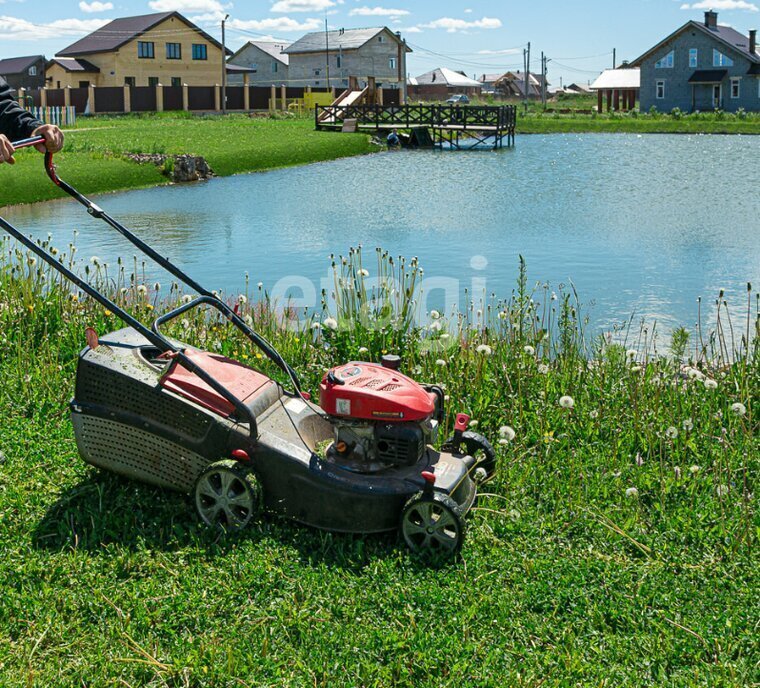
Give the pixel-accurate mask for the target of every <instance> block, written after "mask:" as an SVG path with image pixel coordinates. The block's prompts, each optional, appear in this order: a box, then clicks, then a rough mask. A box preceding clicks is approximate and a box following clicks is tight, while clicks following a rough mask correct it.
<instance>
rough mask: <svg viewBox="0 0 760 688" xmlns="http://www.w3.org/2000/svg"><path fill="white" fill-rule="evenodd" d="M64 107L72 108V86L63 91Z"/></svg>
mask: <svg viewBox="0 0 760 688" xmlns="http://www.w3.org/2000/svg"><path fill="white" fill-rule="evenodd" d="M63 105H64V107H70V106H71V86H65V87H64V89H63Z"/></svg>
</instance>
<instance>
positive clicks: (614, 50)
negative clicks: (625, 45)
mask: <svg viewBox="0 0 760 688" xmlns="http://www.w3.org/2000/svg"><path fill="white" fill-rule="evenodd" d="M612 68H613V69H617V48H613V49H612Z"/></svg>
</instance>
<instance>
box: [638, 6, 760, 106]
mask: <svg viewBox="0 0 760 688" xmlns="http://www.w3.org/2000/svg"><path fill="white" fill-rule="evenodd" d="M631 65H632V66H634V67H639V68H640V69H641V109H642V110H643V111H647V110H649V109H651V108H656V109H657V110H660V111H664V112H668V111H670V110H672V109H674V108H679V109H681V110H683V111H685V112H693V111H695V110H714V109H721V110H727V111H730V112H735V111H736V110H738V109H739V108H743V109H744V110H748V111H759V110H760V54H758V52H757V32H756V31H750V32H749V35H747V36H745V35H744V34H742V33H739V32H738V31H737V30H736V29H733V28H731V27H729V26H720V25H719V24H718V14H717V12H713V11H708V12H705V19H704V22H698V21H689V22H687V23H686V24H684V25H683V26H682V27H681V28H680V29H677V30H676V31H675V32H673V33H672V34H670V36H668V37H667V38H665V39H664V40H662V41H660V42H659V43H658V44H657V45H655V46H654V47H653V48H650V49H649V50H647V52H645V53H644V54H643V55H642V56H641V57H639V58H638V59H636V60H634V61H633V62H631Z"/></svg>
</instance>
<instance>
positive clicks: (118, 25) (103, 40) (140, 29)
mask: <svg viewBox="0 0 760 688" xmlns="http://www.w3.org/2000/svg"><path fill="white" fill-rule="evenodd" d="M171 17H176V18H177V19H179V20H180V21H182V22H184V23H185V24H186V25H187V26H189V27H190V28H191V29H193V30H194V31H197V33H198V35H199V36H202V37H203V38H204V39H205V40H207V41H208V42H209V43H212V44H213V45H215V46H216V47H217V48H221V47H222V44H221V43H219V41H217V40H216V39H215V38H212V37H211V36H209V35H208V34H207V33H206V32H205V31H202V30H201V29H200V28H198V27H197V26H196V25H195V24H193V23H192V22H191V21H190V20H188V19H186V18H185V17H183V16H182V15H181V14H180V13H179V12H158V13H157V14H143V15H140V16H139V17H122V18H120V19H114V20H113V21H112V22H109V23H108V24H106V25H105V26H101V27H100V28H99V29H97V30H96V31H93V32H92V33H91V34H89V35H87V36H85V37H84V38H81V39H79V40H78V41H77V42H76V43H72V44H71V45H70V46H69V47H68V48H65V49H63V50H61V51H59V52H58V57H78V56H80V55H90V54H92V53H111V52H114V51H116V50H118V49H119V48H120V47H121V46H123V45H125V44H127V43H129V42H130V41H133V40H134V39H135V38H138V37H139V36H141V35H142V34H144V33H145V32H146V31H149V30H150V29H152V28H153V27H155V26H157V25H158V24H160V23H162V22H164V21H166V20H167V19H169V18H171ZM230 52H231V51H229V50H228V51H227V53H228V54H229V53H230Z"/></svg>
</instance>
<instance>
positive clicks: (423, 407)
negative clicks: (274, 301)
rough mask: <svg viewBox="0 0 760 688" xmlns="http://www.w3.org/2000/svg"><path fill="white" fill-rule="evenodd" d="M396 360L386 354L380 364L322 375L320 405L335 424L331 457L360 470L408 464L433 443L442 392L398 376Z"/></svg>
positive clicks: (359, 365) (344, 367)
mask: <svg viewBox="0 0 760 688" xmlns="http://www.w3.org/2000/svg"><path fill="white" fill-rule="evenodd" d="M398 363H399V361H398V357H396V356H386V357H384V358H383V365H382V366H380V365H377V364H374V363H357V362H353V363H347V364H345V365H342V366H339V367H337V368H333V369H332V370H330V371H329V372H328V373H327V374H326V375H325V377H324V378H323V380H322V383H321V384H320V386H319V405H320V406H321V407H322V409H323V410H324V411H325V412H326V413H328V414H329V416H330V419H331V421H332V422H333V425H334V427H335V441H334V442H333V444H332V446H331V447H330V448H329V449H328V451H327V457H328V458H329V459H332V460H334V461H337V462H339V463H341V464H342V465H344V466H345V467H347V468H352V469H353V470H357V471H361V472H373V471H378V470H382V469H384V468H387V467H388V466H412V465H414V464H416V463H417V462H418V461H419V460H420V459H421V458H422V456H423V454H424V452H425V448H426V447H427V445H428V444H432V443H434V442H435V441H436V438H437V436H438V423H439V421H440V420H441V418H442V416H443V391H442V390H441V388H440V387H435V386H433V385H424V386H423V385H420V384H419V383H417V382H415V381H414V380H412V379H410V378H408V377H406V376H405V375H402V374H401V373H399V372H398V370H397V367H398Z"/></svg>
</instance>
